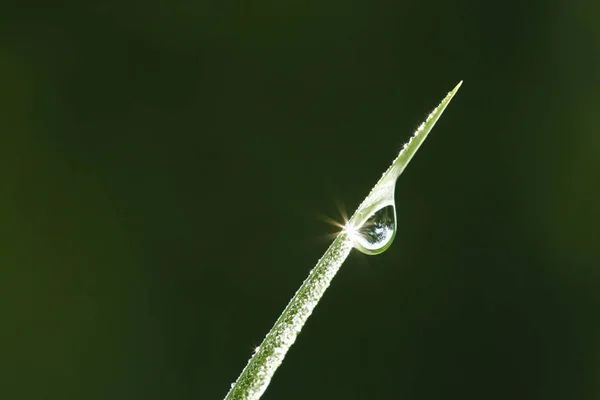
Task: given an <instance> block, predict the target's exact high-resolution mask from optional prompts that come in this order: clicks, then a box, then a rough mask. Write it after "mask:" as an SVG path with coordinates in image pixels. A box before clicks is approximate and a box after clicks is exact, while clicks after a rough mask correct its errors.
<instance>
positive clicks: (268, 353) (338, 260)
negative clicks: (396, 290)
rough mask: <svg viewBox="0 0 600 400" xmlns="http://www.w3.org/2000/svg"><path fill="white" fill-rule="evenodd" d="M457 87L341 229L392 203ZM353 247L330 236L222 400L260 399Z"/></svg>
mask: <svg viewBox="0 0 600 400" xmlns="http://www.w3.org/2000/svg"><path fill="white" fill-rule="evenodd" d="M461 84H462V81H460V82H459V83H458V85H456V87H455V88H454V89H453V90H452V91H451V92H450V93H448V95H447V96H446V97H445V98H444V100H442V102H441V103H440V105H439V106H438V107H436V108H435V109H434V110H433V111H432V112H431V113H430V114H429V116H428V117H427V119H426V120H425V122H423V123H422V124H421V125H420V126H419V128H418V129H417V131H416V132H415V134H414V135H413V136H412V137H411V139H410V141H409V142H408V143H407V144H406V145H405V146H404V148H403V149H402V151H401V152H400V154H399V155H398V157H396V159H395V160H394V162H393V163H392V165H391V166H390V167H389V168H388V170H387V171H386V172H385V173H384V174H383V175H382V177H381V178H380V179H379V182H377V184H376V185H375V186H374V187H373V189H372V190H371V192H370V193H369V195H368V196H367V197H366V198H365V200H364V201H363V202H362V204H361V205H360V206H359V207H358V209H357V210H356V211H355V212H354V214H353V216H352V218H350V221H349V222H348V224H347V226H355V227H357V226H360V225H361V224H362V223H363V222H364V221H365V220H366V219H367V218H368V217H369V216H370V215H371V214H372V213H373V212H374V211H375V210H377V209H378V208H381V206H382V203H386V202H389V201H390V198H391V199H392V200H393V196H394V187H395V184H396V179H397V178H398V176H400V174H401V173H402V171H404V168H406V165H407V164H408V163H409V162H410V160H411V158H412V157H413V156H414V154H415V153H416V151H417V150H418V149H419V147H420V146H421V144H422V143H423V141H424V140H425V138H426V137H427V135H428V134H429V132H430V131H431V128H433V126H434V125H435V123H436V122H437V120H438V119H439V117H440V116H441V115H442V113H443V112H444V110H445V109H446V106H447V105H448V104H449V103H450V100H452V97H453V96H454V95H455V94H456V92H457V91H458V89H459V87H460V85H461ZM390 196H391V197H390ZM353 247H354V244H353V242H352V240H351V239H350V237H349V235H348V233H347V232H346V231H345V230H344V231H342V232H341V233H340V234H339V235H338V236H337V237H336V239H335V240H334V241H333V243H332V244H331V245H330V246H329V248H328V249H327V251H325V254H324V255H323V257H321V259H320V260H319V261H318V262H317V265H316V266H315V267H314V268H313V270H312V271H311V272H310V274H309V275H308V278H306V280H305V281H304V282H303V283H302V286H300V289H298V291H297V292H296V294H295V295H294V297H292V299H291V300H290V302H289V303H288V305H287V307H286V308H285V310H283V313H281V315H280V316H279V318H278V319H277V321H276V322H275V325H274V326H273V328H272V329H271V331H270V332H269V333H268V334H267V336H266V337H265V339H264V340H263V342H262V344H261V345H260V346H259V347H258V348H257V349H256V351H255V353H254V356H253V357H252V358H250V360H249V361H248V364H247V365H246V367H245V368H244V370H243V371H242V373H241V375H240V376H239V378H238V379H237V381H236V382H235V383H233V384H232V385H231V389H230V391H229V393H227V396H226V397H225V400H257V399H259V398H260V397H261V396H262V394H263V393H264V391H265V390H266V389H267V386H268V385H269V383H270V382H271V378H272V377H273V374H275V371H276V370H277V368H278V367H279V365H281V363H282V362H283V359H284V357H285V355H286V353H287V351H288V349H289V348H290V347H291V345H292V344H293V343H294V341H295V340H296V337H297V336H298V334H299V333H300V331H301V330H302V327H303V326H304V323H305V322H306V320H307V319H308V317H309V316H310V314H311V313H312V311H313V309H314V308H315V306H316V305H317V303H318V302H319V300H320V299H321V297H322V296H323V294H324V293H325V290H327V288H328V287H329V284H330V283H331V280H332V279H333V277H334V276H335V274H336V273H337V271H338V270H339V268H340V267H341V265H342V264H343V263H344V261H345V260H346V258H347V257H348V254H350V250H352V248H353Z"/></svg>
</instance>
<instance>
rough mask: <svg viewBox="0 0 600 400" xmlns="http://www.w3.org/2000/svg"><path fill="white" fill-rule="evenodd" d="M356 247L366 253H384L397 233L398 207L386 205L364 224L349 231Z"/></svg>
mask: <svg viewBox="0 0 600 400" xmlns="http://www.w3.org/2000/svg"><path fill="white" fill-rule="evenodd" d="M349 235H350V239H351V240H352V241H353V242H354V247H355V248H357V249H358V250H359V251H361V252H362V253H364V254H369V255H375V254H380V253H383V252H384V251H385V250H387V248H388V247H390V245H391V244H392V241H393V240H394V236H395V235H396V208H395V207H394V206H393V205H389V206H385V207H383V208H380V209H379V210H377V211H375V212H374V213H373V215H371V216H370V217H369V218H368V219H367V220H366V221H365V223H364V224H362V225H361V226H360V227H358V228H356V227H355V228H353V229H351V230H350V232H349Z"/></svg>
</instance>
